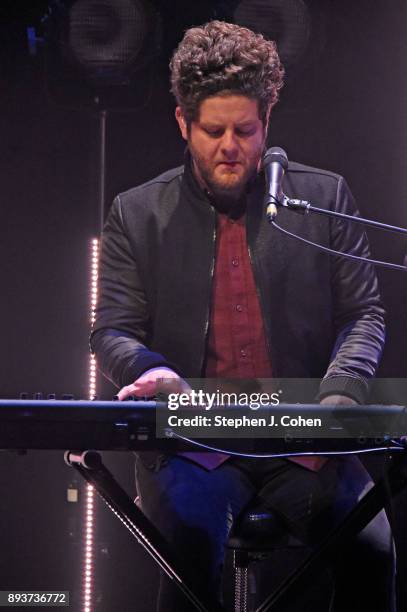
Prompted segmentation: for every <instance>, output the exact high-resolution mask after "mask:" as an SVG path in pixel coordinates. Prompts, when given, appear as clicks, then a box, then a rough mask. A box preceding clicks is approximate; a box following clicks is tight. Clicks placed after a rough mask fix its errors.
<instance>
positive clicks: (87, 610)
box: [83, 484, 94, 612]
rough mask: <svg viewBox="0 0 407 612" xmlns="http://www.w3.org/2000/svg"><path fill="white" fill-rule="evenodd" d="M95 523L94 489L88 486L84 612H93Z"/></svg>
mask: <svg viewBox="0 0 407 612" xmlns="http://www.w3.org/2000/svg"><path fill="white" fill-rule="evenodd" d="M93 522H94V489H93V487H92V485H90V484H87V485H86V502H85V546H84V573H83V574H84V575H83V612H93V607H92V596H93V555H94V550H93V535H94V533H93V532H94V529H93Z"/></svg>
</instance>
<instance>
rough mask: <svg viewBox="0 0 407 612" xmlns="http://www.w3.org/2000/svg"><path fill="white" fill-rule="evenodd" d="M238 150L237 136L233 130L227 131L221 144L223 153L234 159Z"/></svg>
mask: <svg viewBox="0 0 407 612" xmlns="http://www.w3.org/2000/svg"><path fill="white" fill-rule="evenodd" d="M238 148H239V145H238V142H237V138H236V134H235V133H234V132H233V131H232V130H230V131H229V130H226V132H225V133H224V134H223V138H222V142H221V149H222V153H223V154H224V155H227V156H228V157H233V156H234V155H235V154H236V153H237V151H238Z"/></svg>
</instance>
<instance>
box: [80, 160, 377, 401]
mask: <svg viewBox="0 0 407 612" xmlns="http://www.w3.org/2000/svg"><path fill="white" fill-rule="evenodd" d="M283 189H284V192H285V193H286V194H287V195H288V196H289V197H293V198H301V199H305V200H309V201H311V202H313V203H315V204H316V205H317V206H320V207H321V208H329V209H334V210H338V211H343V212H347V213H351V214H355V213H356V209H355V205H354V202H353V198H352V196H351V194H350V191H349V189H348V187H347V185H346V183H345V181H344V179H343V178H342V177H340V176H338V175H336V174H333V173H331V172H326V171H323V170H318V169H315V168H310V167H306V166H302V165H299V164H295V163H291V164H290V165H289V168H288V171H287V172H286V175H285V178H284V185H283ZM263 195H264V179H263V176H261V175H259V176H258V177H257V179H256V180H255V181H254V182H253V184H252V185H251V189H250V191H249V193H248V200H247V214H246V224H247V242H248V248H249V255H250V258H251V262H252V265H253V272H254V277H255V281H256V284H257V287H258V294H259V299H260V305H261V309H262V314H263V319H264V329H265V332H266V335H267V345H268V348H269V351H270V357H271V363H272V368H273V373H274V375H275V376H276V377H279V378H281V377H284V378H292V377H296V378H322V377H324V379H323V381H322V383H321V394H322V396H323V395H330V394H331V393H340V394H344V395H348V396H350V397H353V398H354V399H356V400H357V401H359V402H363V400H364V397H365V393H366V390H367V382H366V381H367V379H369V378H370V377H372V376H374V373H375V370H376V366H377V363H378V361H379V359H380V355H381V352H382V348H383V343H384V320H383V314H384V313H383V308H382V306H381V303H380V298H379V294H378V287H377V279H376V275H375V272H374V269H373V267H372V266H370V265H368V264H363V263H358V262H354V261H350V260H348V259H344V258H340V257H337V256H329V255H326V254H324V253H321V252H320V251H318V250H317V249H315V248H312V247H310V246H307V245H304V244H301V243H300V242H298V241H296V240H293V239H290V238H289V237H287V236H284V235H283V234H281V233H280V232H278V231H277V230H275V229H274V228H271V227H270V225H269V224H268V222H267V220H266V217H265V211H264V207H263ZM356 214H357V213H356ZM277 221H278V223H279V225H281V226H282V227H284V228H285V229H288V230H289V231H291V232H295V233H297V234H300V235H301V236H303V237H305V238H307V239H309V240H312V241H314V242H318V243H320V244H322V245H324V246H327V247H330V248H334V249H336V250H338V251H346V252H350V253H353V254H357V255H364V256H367V255H368V254H369V249H368V243H367V240H366V237H365V235H364V233H363V232H362V231H361V229H360V226H358V225H356V224H351V223H345V222H343V221H336V220H331V219H328V218H327V217H323V216H318V215H314V216H312V217H311V216H303V215H301V214H297V213H294V212H292V211H288V210H285V209H284V210H280V211H279V213H278V217H277ZM216 222H217V212H216V210H215V209H214V207H213V206H212V205H211V203H210V201H209V199H208V197H207V195H206V194H205V193H204V192H203V191H202V190H201V189H200V188H199V186H198V185H197V183H196V181H195V179H194V177H193V175H192V171H191V169H190V164H189V163H186V165H185V168H184V167H180V168H176V169H173V170H170V171H168V172H166V173H164V174H162V175H161V176H159V177H157V178H155V179H153V180H152V181H150V182H148V183H146V184H144V185H141V186H139V187H136V188H134V189H131V190H129V191H127V192H126V193H123V194H121V195H119V196H118V197H117V198H116V199H115V201H114V203H113V205H112V208H111V210H110V213H109V216H108V219H107V222H106V225H105V229H104V233H103V242H102V254H101V269H100V297H99V304H98V308H97V318H96V323H95V326H94V329H93V332H92V336H91V348H92V350H93V351H94V352H95V354H96V357H97V361H98V365H99V368H100V369H101V370H102V372H103V373H104V374H105V375H106V376H107V377H108V378H109V379H110V380H112V381H113V382H114V383H115V384H116V385H118V386H119V387H121V386H123V385H126V384H130V383H131V382H134V380H135V379H136V378H137V377H138V376H140V374H141V373H142V372H143V371H145V370H147V369H149V368H151V367H154V366H158V365H166V366H170V367H172V368H173V369H175V370H176V371H177V372H179V373H180V374H181V375H182V376H184V377H186V378H199V377H200V376H201V375H202V371H203V364H204V356H205V346H206V340H207V334H208V326H209V316H210V304H211V284H212V277H213V270H214V257H215V241H216Z"/></svg>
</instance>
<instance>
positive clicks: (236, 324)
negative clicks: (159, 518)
mask: <svg viewBox="0 0 407 612" xmlns="http://www.w3.org/2000/svg"><path fill="white" fill-rule="evenodd" d="M205 377H206V378H239V379H242V378H246V379H253V378H270V377H271V364H270V359H269V356H268V352H267V346H266V341H265V335H264V329H263V319H262V315H261V311H260V303H259V299H258V295H257V289H256V283H255V281H254V277H253V270H252V265H251V262H250V257H249V251H248V246H247V240H246V224H245V216H244V215H243V216H241V217H240V218H239V219H237V220H234V219H232V218H229V217H228V216H227V215H224V214H219V215H218V227H217V240H216V259H215V268H214V275H213V285H212V304H211V320H210V325H209V337H208V343H207V353H206V368H205ZM182 454H183V455H184V456H186V457H188V458H190V459H192V460H193V461H196V462H197V463H199V464H200V465H202V466H204V467H206V468H207V469H210V470H211V469H214V468H216V467H218V466H219V465H221V464H222V463H223V462H224V461H226V460H227V459H228V455H224V454H221V453H189V452H187V453H182Z"/></svg>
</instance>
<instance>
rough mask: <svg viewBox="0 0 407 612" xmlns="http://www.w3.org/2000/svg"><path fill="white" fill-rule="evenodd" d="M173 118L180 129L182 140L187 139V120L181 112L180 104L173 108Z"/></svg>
mask: <svg viewBox="0 0 407 612" xmlns="http://www.w3.org/2000/svg"><path fill="white" fill-rule="evenodd" d="M175 119H176V120H177V123H178V125H179V129H180V130H181V135H182V138H183V139H184V140H188V133H187V132H188V130H187V122H186V120H185V118H184V115H183V114H182V110H181V107H180V106H177V108H176V109H175Z"/></svg>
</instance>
